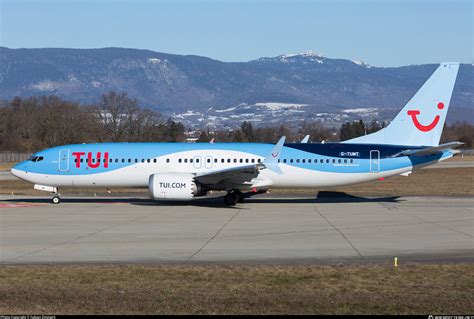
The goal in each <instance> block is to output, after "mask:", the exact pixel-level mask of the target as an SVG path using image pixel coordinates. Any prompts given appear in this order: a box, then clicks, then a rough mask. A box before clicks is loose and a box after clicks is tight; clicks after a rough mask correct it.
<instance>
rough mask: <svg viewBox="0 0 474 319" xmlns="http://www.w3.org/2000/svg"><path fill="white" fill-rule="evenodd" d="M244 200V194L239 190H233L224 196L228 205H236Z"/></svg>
mask: <svg viewBox="0 0 474 319" xmlns="http://www.w3.org/2000/svg"><path fill="white" fill-rule="evenodd" d="M243 202H244V194H243V193H242V192H241V191H239V190H231V191H229V192H228V193H227V195H225V196H224V203H225V204H226V205H227V206H235V204H237V203H243Z"/></svg>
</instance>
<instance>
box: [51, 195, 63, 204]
mask: <svg viewBox="0 0 474 319" xmlns="http://www.w3.org/2000/svg"><path fill="white" fill-rule="evenodd" d="M51 202H52V203H53V204H59V203H60V202H61V198H60V197H59V196H54V197H53V198H52V199H51Z"/></svg>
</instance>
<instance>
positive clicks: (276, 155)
mask: <svg viewBox="0 0 474 319" xmlns="http://www.w3.org/2000/svg"><path fill="white" fill-rule="evenodd" d="M285 139H286V137H285V136H282V137H281V138H280V140H279V141H278V143H276V145H275V146H274V147H273V149H272V151H271V153H270V154H268V156H267V157H266V158H265V159H264V160H263V162H262V164H263V165H264V166H265V167H266V168H269V169H271V170H272V171H274V172H276V173H281V170H280V168H279V167H278V160H279V159H280V154H281V151H282V150H283V144H285Z"/></svg>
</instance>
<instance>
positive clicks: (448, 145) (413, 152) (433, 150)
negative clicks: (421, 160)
mask: <svg viewBox="0 0 474 319" xmlns="http://www.w3.org/2000/svg"><path fill="white" fill-rule="evenodd" d="M462 145H464V143H461V142H450V143H446V144H441V145H438V146H433V147H428V148H422V149H417V150H406V151H402V152H400V153H398V154H396V155H395V156H394V157H397V156H423V155H431V154H438V153H442V152H443V151H447V150H453V149H455V148H458V147H460V146H462Z"/></svg>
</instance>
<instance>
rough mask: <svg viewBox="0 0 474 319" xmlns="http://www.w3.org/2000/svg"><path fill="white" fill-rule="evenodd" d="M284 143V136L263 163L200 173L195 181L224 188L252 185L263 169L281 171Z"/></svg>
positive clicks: (196, 175)
mask: <svg viewBox="0 0 474 319" xmlns="http://www.w3.org/2000/svg"><path fill="white" fill-rule="evenodd" d="M284 143H285V137H284V136H283V137H282V138H280V140H279V141H278V143H277V144H276V145H275V146H274V147H273V149H272V151H271V153H270V154H269V155H268V156H267V157H266V158H265V159H264V160H263V161H262V162H261V163H256V164H251V165H241V166H235V167H230V168H225V169H220V170H211V171H206V172H199V173H196V174H195V177H194V179H195V180H196V181H198V182H200V183H201V184H204V185H207V186H213V185H214V186H216V185H220V186H221V187H223V188H231V187H238V186H242V185H245V184H250V182H251V181H252V179H254V178H256V177H258V174H259V172H260V170H262V169H266V168H268V169H271V170H273V171H275V172H279V171H280V169H279V168H278V160H279V158H280V154H281V151H282V149H283V144H284Z"/></svg>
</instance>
